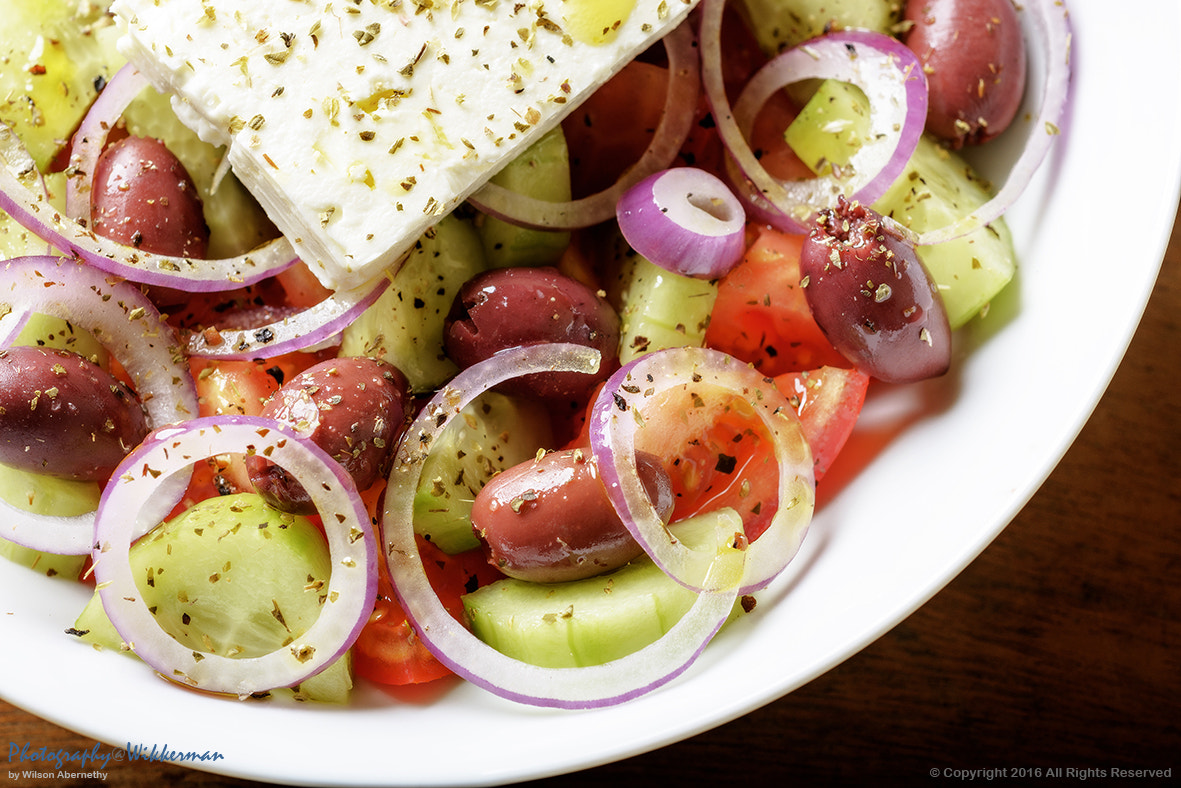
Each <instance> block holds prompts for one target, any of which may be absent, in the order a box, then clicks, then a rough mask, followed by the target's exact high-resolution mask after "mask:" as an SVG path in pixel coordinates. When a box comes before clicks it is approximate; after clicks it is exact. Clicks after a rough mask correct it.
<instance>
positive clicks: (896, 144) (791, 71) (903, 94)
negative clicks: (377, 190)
mask: <svg viewBox="0 0 1181 788" xmlns="http://www.w3.org/2000/svg"><path fill="white" fill-rule="evenodd" d="M725 5H726V0H705V2H704V4H703V7H702V21H701V45H702V81H703V84H704V87H705V94H706V97H707V99H708V100H709V102H710V106H711V108H712V110H713V116H714V121H715V122H716V123H717V127H718V133H719V135H720V136H721V138H722V141H723V143H724V144H725V146H726V150H727V153H728V154H729V156H730V157H731V158H732V159H733V161H734V162H735V163H736V165H737V167H738V169H739V170H740V174H739V175H738V176H737V177H735V185H736V187H737V189H736V191H738V192H739V194H740V196H745V197H746V198H747V199H748V200H749V201H750V202H751V203H752V204H753V205H754V206H755V207H756V208H758V209H761V210H763V211H771V212H778V213H780V214H782V215H783V216H784V217H786V219H787V221H788V224H789V229H793V231H796V232H799V231H800V230H799V229H797V228H802V227H805V226H806V225H807V223H808V222H809V220H810V219H811V217H812V215H813V214H815V212H817V211H819V210H821V209H823V208H831V207H833V206H834V205H835V204H836V201H837V199H838V197H841V196H845V197H847V198H849V199H856V200H859V201H861V202H864V203H871V202H873V201H874V200H876V199H877V198H878V197H880V196H881V195H882V194H884V193H885V191H886V189H887V188H889V186H890V184H891V183H893V182H894V180H895V179H896V178H897V177H898V175H899V174H900V173H901V172H902V169H903V168H904V167H905V166H906V162H907V161H909V159H910V157H911V155H912V154H913V153H914V149H915V146H916V145H917V144H918V140H919V138H920V137H921V136H922V131H923V126H924V125H925V123H926V118H927V80H926V76H925V75H924V74H923V69H922V66H921V64H920V63H919V61H918V58H917V57H916V56H915V54H914V53H913V52H911V51H910V50H909V49H907V48H906V47H905V46H903V45H902V44H901V43H900V42H899V41H897V40H896V39H893V38H891V37H889V36H886V35H883V34H881V33H873V32H869V31H852V30H850V31H843V32H839V33H830V34H828V35H825V36H823V37H821V38H816V39H813V40H811V41H807V42H804V43H803V44H800V45H799V46H797V47H794V48H793V49H790V50H788V51H786V52H784V53H782V54H781V55H778V56H777V57H775V58H773V59H772V60H771V61H769V62H768V63H767V64H766V65H764V66H763V67H762V68H761V69H760V70H759V71H758V72H757V73H756V74H755V76H754V77H753V78H752V79H751V80H750V82H748V83H747V86H746V87H745V88H744V90H743V93H742V95H741V96H740V97H739V100H738V103H736V104H735V105H734V106H733V107H731V105H730V100H729V97H728V96H727V95H726V89H725V83H724V81H723V76H722V53H721V25H722V15H723V10H724V8H725ZM813 78H818V79H838V80H841V81H843V82H848V83H851V84H854V85H856V86H857V87H859V88H861V89H862V91H863V92H864V93H865V94H866V96H867V98H868V99H869V101H870V105H871V109H872V111H871V112H870V116H869V117H870V124H871V127H870V130H869V132H868V133H867V134H866V138H867V141H866V143H865V144H863V145H862V146H861V148H860V149H859V150H858V151H857V153H855V154H854V155H853V157H852V158H851V159H850V162H849V165H848V167H845V168H843V169H844V170H845V171H847V172H851V175H850V176H849V177H841V178H837V177H835V176H833V175H831V174H830V175H821V176H817V177H816V178H810V179H805V180H799V181H782V180H779V179H778V178H775V177H773V176H772V175H771V174H770V173H768V172H767V170H766V169H765V168H764V167H763V166H762V164H761V163H760V162H759V160H758V157H757V156H756V155H755V153H754V151H753V150H751V147H750V143H749V142H747V135H748V134H749V132H750V129H751V127H752V126H753V124H754V120H755V117H756V116H757V115H758V112H759V110H760V109H761V108H762V106H763V105H764V104H765V103H766V101H767V99H768V98H769V97H770V96H771V95H772V94H773V93H774V92H775V91H777V90H779V89H780V88H782V87H783V86H785V85H788V84H791V83H792V82H797V81H799V80H803V79H813Z"/></svg>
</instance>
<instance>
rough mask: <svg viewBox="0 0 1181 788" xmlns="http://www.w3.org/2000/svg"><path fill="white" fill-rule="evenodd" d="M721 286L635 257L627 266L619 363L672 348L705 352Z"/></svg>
mask: <svg viewBox="0 0 1181 788" xmlns="http://www.w3.org/2000/svg"><path fill="white" fill-rule="evenodd" d="M717 297H718V284H717V282H712V281H708V280H705V279H697V278H695V277H691V276H682V275H681V274H675V273H672V272H671V271H666V270H664V269H663V268H661V267H659V266H657V265H656V264H654V263H652V262H650V261H649V260H647V259H646V258H644V257H642V256H640V255H637V254H633V255H631V256H630V257H629V258H628V259H626V260H625V261H624V262H623V271H622V289H621V290H620V308H619V319H620V329H619V360H620V363H622V364H626V363H627V362H629V361H631V360H633V359H635V358H638V357H639V356H642V355H644V354H645V353H650V352H652V351H654V350H664V349H666V348H671V347H685V346H691V347H701V346H702V345H704V344H705V329H706V328H707V327H708V326H709V316H710V312H712V311H713V307H714V302H715V301H716V300H717Z"/></svg>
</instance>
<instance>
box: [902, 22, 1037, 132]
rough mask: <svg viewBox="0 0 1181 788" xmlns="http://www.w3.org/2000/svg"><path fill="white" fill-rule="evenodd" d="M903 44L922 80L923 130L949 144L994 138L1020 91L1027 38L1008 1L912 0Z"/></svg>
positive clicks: (1014, 111)
mask: <svg viewBox="0 0 1181 788" xmlns="http://www.w3.org/2000/svg"><path fill="white" fill-rule="evenodd" d="M906 20H907V21H908V22H910V23H911V24H912V26H911V28H910V30H909V32H907V34H906V39H905V41H906V45H907V46H908V47H909V48H910V49H911V51H913V52H914V53H915V54H916V55H917V56H918V58H919V60H920V62H922V64H923V71H924V72H925V73H926V75H927V88H928V91H929V95H928V108H927V131H929V132H931V133H932V134H935V135H936V136H938V137H941V138H942V139H944V140H946V141H948V143H950V144H951V146H952V147H956V148H958V147H960V146H962V145H965V144H968V145H974V144H978V143H981V142H987V141H988V140H990V139H992V138H993V137H996V136H997V135H999V134H1000V133H1001V132H1003V131H1004V130H1005V129H1006V128H1008V126H1009V124H1010V123H1011V122H1012V121H1013V118H1014V117H1015V116H1016V114H1017V110H1018V108H1019V107H1020V106H1021V99H1022V96H1023V95H1024V94H1025V60H1026V53H1025V39H1024V38H1023V37H1022V34H1021V25H1020V22H1019V21H1018V19H1017V12H1016V11H1015V10H1014V8H1013V3H1012V2H1011V0H909V2H907V4H906Z"/></svg>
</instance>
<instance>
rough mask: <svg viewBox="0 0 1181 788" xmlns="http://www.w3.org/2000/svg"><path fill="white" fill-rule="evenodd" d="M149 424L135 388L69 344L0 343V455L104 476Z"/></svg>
mask: <svg viewBox="0 0 1181 788" xmlns="http://www.w3.org/2000/svg"><path fill="white" fill-rule="evenodd" d="M147 432H148V418H147V414H146V412H145V411H144V408H143V405H142V403H141V402H140V401H139V398H138V397H136V395H135V392H134V391H132V390H131V389H130V388H128V387H127V385H125V384H124V383H123V382H122V381H120V380H118V379H116V378H115V377H113V376H112V375H111V373H109V372H107V371H106V370H105V369H103V368H102V367H100V366H99V365H97V364H95V363H94V362H92V361H90V360H88V359H85V358H83V357H82V356H80V355H78V354H77V353H71V352H70V351H68V350H52V349H48V348H36V347H10V348H7V349H6V350H3V351H0V462H3V463H5V464H7V465H12V466H14V467H17V468H22V469H24V470H29V471H33V472H36V473H44V474H47V475H49V476H58V477H63V478H67V479H80V480H87V481H106V480H107V479H108V478H109V477H110V475H111V474H112V473H113V472H114V470H115V468H116V466H118V464H119V463H120V462H121V461H122V460H123V458H124V457H125V456H126V455H127V453H128V452H129V451H131V450H132V449H133V448H135V446H137V445H138V444H139V443H140V441H142V440H143V438H144V436H145V435H146V434H147Z"/></svg>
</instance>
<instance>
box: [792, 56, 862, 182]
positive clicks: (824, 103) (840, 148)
mask: <svg viewBox="0 0 1181 788" xmlns="http://www.w3.org/2000/svg"><path fill="white" fill-rule="evenodd" d="M869 112H870V109H869V99H867V98H866V97H865V94H864V93H863V92H862V91H861V89H860V88H858V87H857V86H855V85H850V84H847V83H845V82H838V81H837V80H834V79H826V80H824V81H823V82H821V83H820V87H819V88H818V89H817V91H816V93H814V94H813V96H812V98H811V99H809V101H808V103H807V104H805V105H804V108H803V109H802V110H800V114H799V115H797V116H796V119H795V121H793V122H792V124H791V125H790V126H788V127H787V131H786V132H785V133H784V138H785V139H786V140H787V144H788V145H789V146H791V149H792V150H793V151H795V154H796V155H797V156H799V157H800V161H802V162H803V163H804V164H805V165H807V167H808V169H810V170H812V172H814V173H816V174H817V175H830V174H832V173H833V172H834V171H835V172H837V173H839V172H840V168H841V167H844V166H846V165H848V163H849V159H851V158H852V157H853V154H855V153H856V152H857V150H858V149H859V148H860V147H861V145H862V143H863V142H864V141H865V140H866V139H868V137H869V127H870V120H869Z"/></svg>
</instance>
